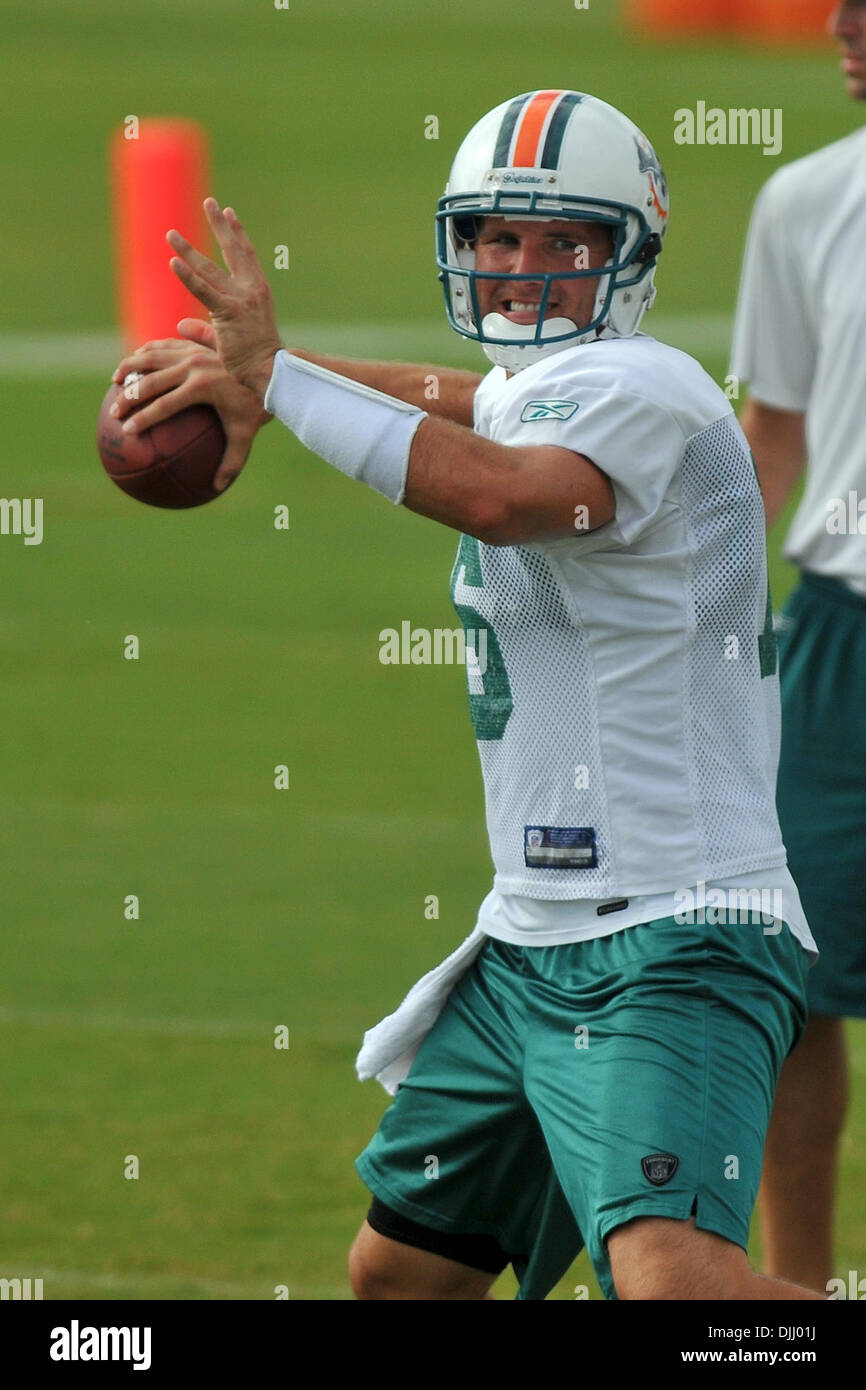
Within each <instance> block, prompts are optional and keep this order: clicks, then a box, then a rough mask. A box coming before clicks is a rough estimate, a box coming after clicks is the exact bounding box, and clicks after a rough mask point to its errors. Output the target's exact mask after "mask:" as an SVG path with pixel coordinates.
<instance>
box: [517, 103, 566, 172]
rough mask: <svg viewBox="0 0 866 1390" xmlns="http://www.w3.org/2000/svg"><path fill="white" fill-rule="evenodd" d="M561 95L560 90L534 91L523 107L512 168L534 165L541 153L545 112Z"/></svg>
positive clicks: (531, 166)
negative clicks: (533, 94)
mask: <svg viewBox="0 0 866 1390" xmlns="http://www.w3.org/2000/svg"><path fill="white" fill-rule="evenodd" d="M561 96H562V92H561V91H557V92H536V94H535V96H534V97H533V98H532V100H531V101H529V102H528V103H527V105H526V106H525V107H524V110H523V116H522V118H521V121H520V129H519V131H518V133H517V142H516V144H515V146H514V158H513V160H512V167H513V168H515V169H529V168H533V167H534V166H535V164H536V163H537V161H538V158H539V155H540V153H541V151H540V148H539V147H540V145H541V134H542V131H543V130H544V123H545V121H546V119H547V113H548V112H549V110H550V108H551V106H552V105H553V103H554V102H555V101H558V100H559V98H560V97H561Z"/></svg>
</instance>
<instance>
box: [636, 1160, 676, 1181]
mask: <svg viewBox="0 0 866 1390" xmlns="http://www.w3.org/2000/svg"><path fill="white" fill-rule="evenodd" d="M640 1166H641V1168H643V1175H644V1177H645V1178H646V1179H647V1181H648V1182H651V1183H652V1185H653V1187H663V1186H664V1184H665V1183H666V1182H670V1180H671V1178H672V1177H673V1175H674V1173H675V1172H676V1171H677V1169H678V1168H679V1166H680V1161H679V1159H678V1158H677V1156H676V1154H647V1156H646V1158H642V1159H641V1161H640Z"/></svg>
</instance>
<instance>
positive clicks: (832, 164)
mask: <svg viewBox="0 0 866 1390" xmlns="http://www.w3.org/2000/svg"><path fill="white" fill-rule="evenodd" d="M828 27H829V29H830V32H831V33H832V34H833V35H835V37H836V38H837V40H838V41H839V44H840V47H841V50H842V63H841V66H842V69H843V71H844V73H845V77H846V82H847V88H848V93H849V95H850V96H851V97H853V98H854V99H855V100H856V101H864V100H866V3H864V2H863V0H849V3H845V4H842V5H838V6H836V8H835V9H834V10H833V13H832V15H831V17H830V20H829V25H828ZM864 159H866V130H863V129H860V130H858V131H856V132H855V133H854V134H853V135H849V136H848V137H847V138H846V139H844V140H839V141H837V142H836V143H835V144H832V145H829V146H828V147H827V148H826V149H823V150H819V151H818V152H817V153H815V154H811V155H808V156H807V157H806V158H805V159H799V160H797V161H796V162H795V163H793V164H789V165H788V166H787V168H785V169H781V170H780V171H779V172H778V174H776V175H775V176H774V177H773V178H772V179H771V180H770V181H769V182H768V183H767V185H766V186H765V187H764V189H763V190H762V192H761V194H760V197H759V199H758V201H757V203H756V205H755V210H754V214H753V217H752V224H751V228H750V232H749V239H748V245H747V249H746V257H745V263H744V267H743V278H742V284H741V288H740V300H739V306H738V313H737V321H736V328H735V334H734V346H733V355H732V360H731V371H732V372H734V373H736V375H737V376H738V377H740V378H741V379H742V380H743V381H748V382H749V398H748V400H747V402H746V405H745V408H744V411H743V416H742V423H743V428H744V430H745V432H746V435H747V437H748V439H749V442H750V444H751V446H752V450H753V452H754V455H755V462H756V465H757V469H758V476H759V477H760V480H761V487H762V489H763V493H764V502H765V505H766V509H767V520H768V521H769V522H773V521H774V520H775V519H776V518H777V517H778V516H779V513H780V512H781V510H782V507H783V505H784V503H785V501H786V499H787V498H788V496H789V495H790V493H791V492H792V490H793V488H794V486H795V484H796V482H797V480H798V479H799V477H800V476H801V475H802V474H803V473H804V472H805V489H804V493H803V498H802V501H801V503H800V505H799V507H798V508H797V511H796V513H795V515H794V518H793V521H792V522H791V526H790V529H789V531H788V534H787V538H786V542H785V553H786V554H787V556H788V557H789V558H790V559H791V560H793V562H794V563H795V564H796V565H797V566H798V567H799V569H800V570H801V572H802V577H801V581H800V584H799V585H798V587H797V589H796V590H795V592H794V593H793V595H792V596H791V598H790V599H789V601H788V603H787V605H786V607H785V611H784V614H783V615H782V618H781V620H780V629H779V642H780V654H781V658H782V660H781V678H782V709H783V720H782V751H781V759H780V763H779V782H778V809H779V818H780V822H781V826H782V831H783V834H784V837H785V843H786V845H787V847H788V852H789V856H790V862H791V866H792V871H793V873H794V876H795V878H796V880H797V884H798V886H799V888H800V890H801V892H802V894H803V901H804V903H805V905H806V911H807V913H808V916H809V920H810V922H811V923H812V925H813V927H814V929H815V936H816V938H817V941H818V946H819V948H820V951H821V957H820V960H819V962H818V965H817V966H816V968H815V970H814V972H813V973H812V975H811V976H810V979H809V995H808V999H809V1022H808V1026H807V1028H806V1032H805V1035H804V1037H803V1040H802V1042H801V1044H800V1045H799V1047H798V1048H797V1050H796V1052H795V1053H794V1055H793V1056H792V1057H791V1059H790V1061H789V1062H788V1063H786V1065H785V1068H784V1070H783V1072H782V1076H781V1079H780V1082H779V1090H778V1094H777V1097H776V1104H775V1109H774V1113H773V1121H772V1124H771V1125H770V1130H769V1134H768V1136H767V1153H766V1162H765V1167H764V1183H763V1187H762V1195H761V1203H760V1206H761V1215H762V1218H763V1228H764V1251H765V1257H766V1267H767V1269H768V1270H769V1272H770V1273H772V1274H779V1275H784V1276H785V1277H786V1278H790V1279H796V1280H798V1281H800V1282H803V1283H807V1284H810V1285H813V1286H814V1287H816V1288H825V1287H826V1286H827V1283H828V1281H829V1280H830V1278H831V1275H832V1274H833V1207H834V1200H835V1184H836V1165H837V1161H838V1152H839V1140H840V1136H841V1133H842V1128H843V1125H844V1121H845V1114H846V1109H847V1104H848V1089H849V1079H848V1061H847V1054H846V1044H845V1035H844V1020H845V1019H846V1018H852V1017H854V1018H864V1017H866V931H864V928H863V921H862V910H861V900H862V897H863V887H864V883H866V776H864V765H866V721H864V718H863V690H864V686H866V522H864V521H863V519H862V512H863V510H864V509H866V504H864V502H863V500H862V499H863V498H864V496H866V453H864V448H863V427H862V418H861V416H862V402H863V398H864V394H866V319H864V313H863V300H862V299H861V298H860V295H859V293H858V291H857V286H858V284H859V285H860V286H861V288H864V276H863V273H862V271H861V270H860V261H861V260H862V256H863V247H864V245H866V173H864V168H866V165H864ZM807 459H808V463H807Z"/></svg>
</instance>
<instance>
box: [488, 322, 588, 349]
mask: <svg viewBox="0 0 866 1390" xmlns="http://www.w3.org/2000/svg"><path fill="white" fill-rule="evenodd" d="M537 326H538V325H537V324H534V323H512V321H511V319H507V318H506V317H505V315H504V314H487V315H485V317H484V320H483V322H482V324H481V332H482V333H483V334H484V336H485V338H507V339H508V340H509V343H531V342H532V341H533V339H534V338H535V330H536V328H537ZM576 332H577V324H576V323H574V322H573V321H572V320H571V319H545V320H544V323H543V325H542V328H541V342H542V343H543V342H544V341H545V340H546V339H547V338H559V337H560V336H561V335H562V334H563V333H568V334H572V333H576ZM538 346H540V344H538ZM563 346H566V344H563Z"/></svg>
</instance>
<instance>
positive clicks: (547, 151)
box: [539, 92, 583, 169]
mask: <svg viewBox="0 0 866 1390" xmlns="http://www.w3.org/2000/svg"><path fill="white" fill-rule="evenodd" d="M582 101H583V93H582V92H565V93H564V95H563V97H562V100H561V101H560V103H559V105H558V106H557V108H556V110H555V111H554V113H553V119H552V120H551V122H550V126H549V128H548V131H547V139H546V140H545V142H544V149H543V150H542V152H541V163H540V165H539V167H540V168H541V169H556V168H557V167H558V165H559V156H560V154H561V152H562V139H563V136H564V135H565V127H566V126H567V125H568V122H569V120H570V119H571V113H572V111H573V110H574V108H575V107H576V106H578V105H579V104H580V102H582Z"/></svg>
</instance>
